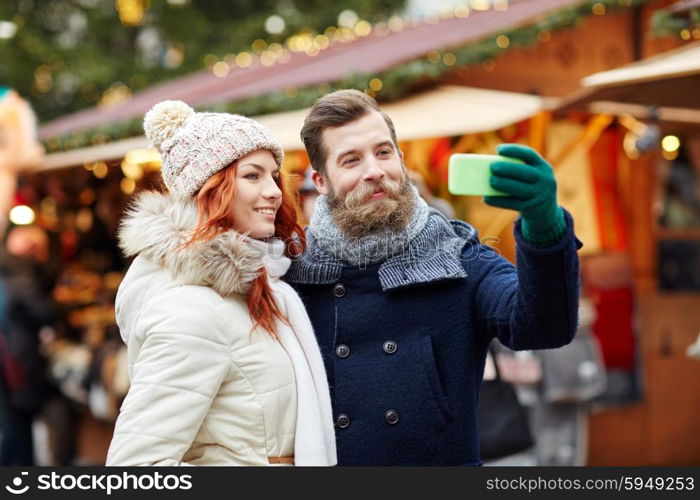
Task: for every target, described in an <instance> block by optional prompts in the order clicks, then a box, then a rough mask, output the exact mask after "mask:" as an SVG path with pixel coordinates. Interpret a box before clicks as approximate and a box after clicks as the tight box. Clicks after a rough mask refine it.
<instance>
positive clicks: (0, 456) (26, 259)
mask: <svg viewBox="0 0 700 500" xmlns="http://www.w3.org/2000/svg"><path fill="white" fill-rule="evenodd" d="M48 250H49V240H48V237H47V235H46V233H45V232H44V231H43V230H42V229H41V228H39V227H37V226H17V227H13V228H12V229H11V230H10V231H9V232H8V235H7V239H6V242H5V253H4V255H2V259H1V261H0V288H2V294H1V295H0V331H1V337H0V350H1V354H2V356H1V357H0V363H2V369H1V370H0V375H1V376H2V388H1V390H2V406H3V409H4V415H3V416H4V418H3V421H2V436H1V444H0V465H15V466H27V465H34V445H33V439H32V424H33V421H34V417H35V416H36V415H37V413H38V412H39V410H40V409H41V407H42V404H43V402H44V400H45V398H46V395H47V382H46V374H45V363H44V359H43V357H42V356H41V355H40V353H39V345H40V339H39V332H40V330H41V329H42V327H44V326H48V325H51V323H52V322H53V318H54V314H55V308H54V307H53V305H52V301H51V299H50V296H51V295H50V294H51V286H52V283H50V280H48V279H46V277H45V276H46V273H45V272H43V265H44V264H45V263H46V262H47V261H48V258H49V251H48Z"/></svg>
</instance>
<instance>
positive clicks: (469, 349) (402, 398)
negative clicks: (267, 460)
mask: <svg viewBox="0 0 700 500" xmlns="http://www.w3.org/2000/svg"><path fill="white" fill-rule="evenodd" d="M566 217H567V223H568V230H567V232H566V234H565V236H564V237H563V238H562V239H561V240H560V241H559V243H557V244H556V245H555V246H552V247H550V248H547V249H537V248H535V247H533V246H531V245H530V244H528V243H527V242H526V241H525V240H523V238H522V235H521V234H520V230H519V223H516V230H515V231H516V233H515V234H516V240H517V262H518V266H517V269H516V268H515V267H514V266H513V265H512V264H510V263H509V262H508V261H507V260H505V259H504V258H502V257H500V256H498V255H496V254H495V253H494V252H493V251H492V249H491V248H490V247H487V246H484V245H482V244H480V243H479V241H478V237H477V236H476V233H475V232H473V233H472V234H471V236H470V237H469V238H468V241H466V242H465V246H464V247H463V249H462V253H461V255H462V257H461V263H462V266H463V267H464V270H465V271H466V275H467V276H466V277H465V278H459V279H445V280H441V281H435V282H429V283H421V284H415V285H411V286H402V287H399V288H396V289H392V290H387V291H384V290H383V289H382V287H381V286H380V282H379V279H378V268H379V265H371V266H367V267H365V268H358V267H350V266H343V268H342V272H341V274H340V278H339V279H338V280H337V282H335V283H325V284H309V283H298V282H297V283H295V282H294V280H293V279H291V280H290V281H291V284H292V285H293V286H294V287H295V289H296V290H297V291H298V292H299V294H300V296H301V297H302V299H303V301H304V303H305V305H306V307H307V310H308V313H309V316H310V318H311V322H312V324H313V326H314V329H315V331H316V335H317V337H318V340H319V344H320V346H321V351H322V354H323V358H324V361H325V365H326V370H327V373H328V378H329V383H330V387H331V398H332V402H333V411H334V417H335V419H336V437H337V444H338V464H339V465H366V466H383V465H444V466H452V465H480V464H481V460H480V458H479V437H478V432H477V425H476V422H477V405H478V399H479V390H480V387H481V382H482V379H483V372H484V363H485V359H486V352H487V348H488V345H489V343H490V342H491V340H492V339H493V338H494V337H498V339H499V340H500V341H501V342H502V343H503V344H505V345H506V346H508V347H510V348H512V349H516V350H518V349H542V348H554V347H560V346H563V345H565V344H567V343H568V342H570V341H571V339H572V338H573V335H574V333H575V331H576V325H577V310H578V257H577V254H576V251H577V249H578V248H579V247H580V242H578V240H577V239H576V238H575V236H574V233H573V221H572V220H571V217H570V216H569V215H568V214H567V215H566ZM460 224H461V225H462V226H465V224H464V223H456V222H453V226H455V229H459V225H460Z"/></svg>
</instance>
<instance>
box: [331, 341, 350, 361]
mask: <svg viewBox="0 0 700 500" xmlns="http://www.w3.org/2000/svg"><path fill="white" fill-rule="evenodd" d="M335 355H336V356H338V357H339V358H347V357H348V356H349V355H350V348H349V347H348V346H346V345H345V344H339V345H338V346H336V348H335Z"/></svg>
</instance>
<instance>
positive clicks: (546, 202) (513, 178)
mask: <svg viewBox="0 0 700 500" xmlns="http://www.w3.org/2000/svg"><path fill="white" fill-rule="evenodd" d="M496 150H497V151H498V154H500V155H502V156H509V157H511V158H518V159H520V160H522V161H524V162H525V164H524V165H523V164H519V163H514V162H503V161H495V162H493V163H491V187H493V188H494V189H497V190H498V191H502V192H504V193H506V194H508V195H509V196H486V197H485V198H484V201H485V202H486V203H487V204H489V205H492V206H494V207H500V208H508V209H510V210H517V211H518V212H520V215H521V216H522V225H521V231H522V233H523V237H524V238H525V239H526V240H527V241H528V242H530V243H532V244H533V245H534V246H536V247H540V248H546V247H548V246H551V245H553V244H554V243H556V242H558V241H559V240H560V239H561V238H562V236H563V235H564V233H565V232H566V220H565V219H564V211H563V210H562V208H561V207H560V206H559V205H558V204H557V181H556V180H555V179H554V170H553V169H552V167H551V165H550V164H549V163H547V162H546V161H545V159H544V158H542V157H541V156H540V155H539V154H538V153H537V151H535V150H534V149H532V148H530V147H528V146H521V145H519V144H499V145H498V146H497V147H496Z"/></svg>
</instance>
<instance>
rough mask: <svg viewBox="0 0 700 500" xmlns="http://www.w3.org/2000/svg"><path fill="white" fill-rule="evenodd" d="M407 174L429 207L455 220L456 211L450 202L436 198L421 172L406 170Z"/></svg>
mask: <svg viewBox="0 0 700 500" xmlns="http://www.w3.org/2000/svg"><path fill="white" fill-rule="evenodd" d="M406 173H407V174H408V179H409V180H410V181H411V184H413V185H414V186H416V189H418V194H420V197H421V198H423V199H424V200H425V202H426V203H427V204H428V206H429V207H432V208H435V209H437V210H439V211H440V213H442V215H444V216H445V217H447V218H448V219H454V217H455V211H454V208H452V205H451V204H450V202H449V201H447V200H446V199H444V198H440V197H439V196H435V195H434V194H433V193H432V192H431V191H430V189H429V188H428V185H427V184H426V183H425V179H424V178H423V175H422V174H421V173H420V172H417V171H415V170H408V169H406Z"/></svg>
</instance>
